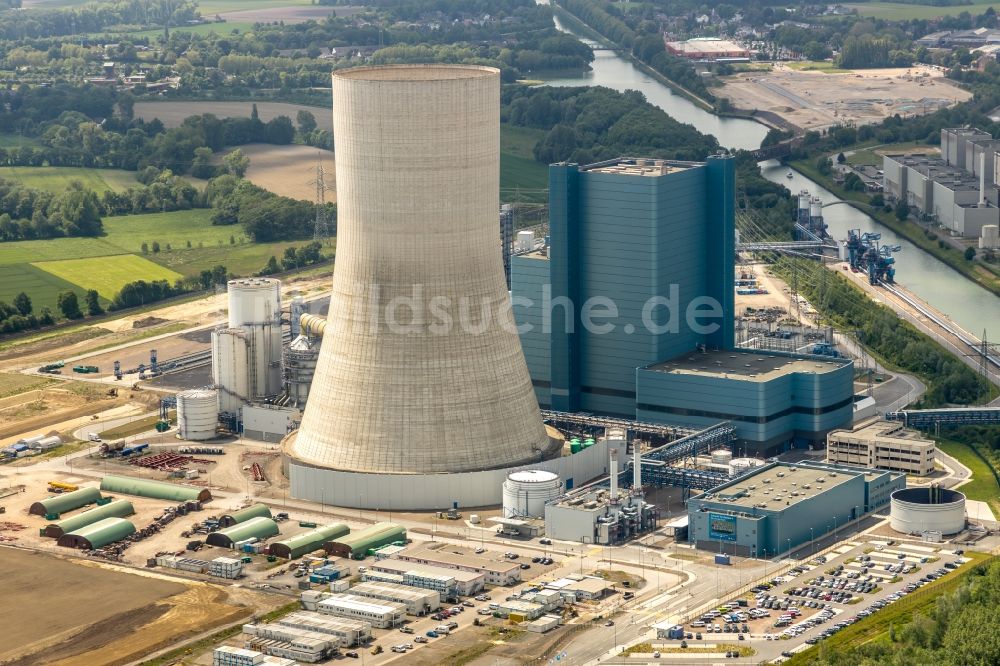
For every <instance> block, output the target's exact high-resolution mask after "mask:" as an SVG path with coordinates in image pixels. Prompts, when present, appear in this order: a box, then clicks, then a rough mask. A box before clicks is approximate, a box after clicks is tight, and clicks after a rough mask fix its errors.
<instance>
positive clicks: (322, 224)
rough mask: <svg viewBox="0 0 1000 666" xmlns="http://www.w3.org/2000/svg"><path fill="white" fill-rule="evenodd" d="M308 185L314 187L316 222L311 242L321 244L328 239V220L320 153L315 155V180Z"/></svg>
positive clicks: (324, 180) (324, 177)
mask: <svg viewBox="0 0 1000 666" xmlns="http://www.w3.org/2000/svg"><path fill="white" fill-rule="evenodd" d="M310 185H314V186H315V187H316V202H315V204H316V222H315V226H314V228H313V240H318V241H320V242H323V241H324V240H326V239H327V238H329V237H330V220H329V219H327V215H326V190H327V185H326V172H325V171H324V169H323V156H322V154H321V153H316V178H315V179H314V180H313V181H312V182H310Z"/></svg>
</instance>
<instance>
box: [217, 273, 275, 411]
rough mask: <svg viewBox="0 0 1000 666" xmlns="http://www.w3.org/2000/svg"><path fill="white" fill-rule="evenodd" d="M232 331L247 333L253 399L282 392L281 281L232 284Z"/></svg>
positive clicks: (261, 279)
mask: <svg viewBox="0 0 1000 666" xmlns="http://www.w3.org/2000/svg"><path fill="white" fill-rule="evenodd" d="M229 328H239V329H242V330H244V331H246V333H247V345H248V348H249V351H250V358H249V361H250V364H249V366H248V368H247V379H248V382H249V388H250V398H251V400H257V399H260V398H265V397H270V396H275V395H277V394H278V393H280V392H281V281H280V280H274V279H271V278H249V279H244V280H230V281H229Z"/></svg>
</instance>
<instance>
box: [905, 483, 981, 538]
mask: <svg viewBox="0 0 1000 666" xmlns="http://www.w3.org/2000/svg"><path fill="white" fill-rule="evenodd" d="M890 497H891V502H890V507H889V526H890V527H892V529H894V530H896V531H897V532H903V533H904V534H923V533H924V532H940V533H941V534H957V533H959V532H961V531H962V530H964V529H965V495H963V494H962V493H960V492H958V491H957V490H950V489H948V488H941V487H940V486H937V485H934V486H930V487H925V488H904V489H902V490H897V491H895V492H894V493H893V494H892V495H891V496H890Z"/></svg>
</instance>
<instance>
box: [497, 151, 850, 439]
mask: <svg viewBox="0 0 1000 666" xmlns="http://www.w3.org/2000/svg"><path fill="white" fill-rule="evenodd" d="M735 181H736V170H735V159H734V158H733V157H731V156H727V155H716V156H711V157H709V158H708V160H707V161H706V162H703V163H702V162H677V161H671V160H660V159H633V158H620V159H615V160H609V161H606V162H599V163H596V164H590V165H586V166H579V165H577V164H568V163H561V164H554V165H551V166H550V167H549V208H550V224H549V234H550V236H549V242H548V244H547V245H546V247H545V248H543V249H541V250H537V251H533V252H530V253H527V254H522V255H520V256H516V257H513V259H512V262H511V292H512V298H513V306H514V317H515V319H516V321H517V323H518V326H519V331H520V337H521V346H522V348H523V350H524V355H525V358H526V360H527V362H528V368H529V370H530V372H531V379H532V383H533V384H534V388H535V393H536V395H537V397H538V402H539V404H540V405H541V406H542V407H543V408H546V409H553V410H557V411H565V412H579V411H583V412H590V413H594V414H600V415H607V416H616V417H621V418H627V419H639V420H643V421H652V422H659V423H670V424H678V425H689V426H701V427H707V426H709V425H712V424H714V423H718V422H720V421H730V422H731V423H732V424H733V425H734V426H735V427H736V431H737V436H738V437H739V438H740V439H741V440H742V443H741V446H742V447H743V448H745V449H747V451H748V452H752V453H772V452H776V451H780V450H781V449H783V448H786V447H787V446H788V445H789V444H791V443H797V444H800V445H805V444H813V443H815V444H821V443H823V442H824V441H825V437H826V433H827V432H829V431H830V430H833V429H835V428H840V427H844V426H845V425H847V424H849V423H850V422H851V417H852V413H853V401H852V395H853V390H852V377H853V369H852V365H851V362H850V361H845V360H839V359H830V358H829V357H823V358H820V357H815V356H795V355H788V354H777V353H774V352H761V351H756V350H754V351H746V350H737V349H736V348H735V339H734V314H735V303H734V300H735V285H734V279H735V257H736V248H735V235H736V234H735V200H736V196H735V192H736V184H735Z"/></svg>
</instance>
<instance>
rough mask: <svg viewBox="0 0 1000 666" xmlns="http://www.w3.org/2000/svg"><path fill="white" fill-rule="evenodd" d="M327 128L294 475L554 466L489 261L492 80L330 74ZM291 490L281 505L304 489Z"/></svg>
mask: <svg viewBox="0 0 1000 666" xmlns="http://www.w3.org/2000/svg"><path fill="white" fill-rule="evenodd" d="M333 125H334V136H335V137H336V142H337V164H336V169H337V207H338V232H339V233H338V239H337V241H338V244H337V270H335V271H334V273H333V289H332V296H331V299H330V314H329V317H328V325H327V327H326V331H325V333H324V335H323V340H324V341H323V345H322V348H321V350H320V356H319V361H318V363H317V367H316V375H315V378H314V380H313V384H312V387H311V388H310V392H309V402H308V403H307V405H306V409H305V413H304V415H303V417H302V425H301V427H300V428H299V430H298V431H297V432H296V433H294V434H292V435H290V436H289V438H288V439H287V440H286V444H285V451H286V453H287V455H288V456H289V459H290V460H291V461H292V462H291V463H290V465H291V466H292V467H291V468H292V469H293V470H294V469H295V468H296V467H298V468H307V469H308V471H307V472H303V474H302V477H301V478H303V479H304V478H305V477H306V476H307V475H308V476H309V478H311V479H312V481H311V483H314V484H319V483H325V482H323V481H320V478H321V477H320V476H319V475H318V473H317V472H315V470H318V469H321V470H339V471H347V472H354V473H358V472H364V473H368V474H385V475H421V474H434V473H453V472H455V473H457V472H473V471H481V470H485V469H503V468H508V467H515V466H519V465H525V464H531V463H534V462H536V461H540V460H542V459H546V458H549V457H552V456H554V455H555V454H556V453H557V452H558V449H559V443H558V442H556V441H555V440H553V439H550V438H549V436H548V434H547V432H546V429H545V426H544V424H543V422H542V418H541V413H540V412H539V409H538V402H537V400H536V398H535V394H534V390H533V389H532V385H531V378H530V377H529V375H528V369H527V364H526V363H525V360H524V354H523V353H522V351H521V344H520V340H519V338H518V334H517V330H516V326H515V325H514V321H513V316H512V313H511V308H510V296H509V294H508V291H507V283H506V277H505V274H504V267H503V259H502V256H501V253H500V252H498V251H497V210H499V207H500V205H499V175H500V171H499V168H500V161H499V150H500V74H499V71H498V70H496V69H494V68H491V67H479V66H458V65H395V66H386V67H360V68H356V69H347V70H338V71H336V72H334V74H333ZM394 304H399V307H397V308H395V309H393V306H394ZM463 304H465V307H464V314H463ZM468 304H474V305H473V306H472V310H473V312H475V313H476V314H474V315H472V316H469V309H468V307H467V306H468ZM436 306H437V307H438V308H439V309H440V310H441V311H443V312H444V313H445V314H446V315H447V317H446V318H444V317H440V316H438V314H439V313H438V312H436V311H435V307H436ZM483 308H488V309H489V312H490V316H489V319H488V320H487V321H486V325H481V321H482V320H481V318H480V316H479V313H480V312H481V311H482V309H483ZM290 477H291V483H292V492H293V495H294V494H295V493H296V492H299V491H300V489H304V488H305V485H304V484H305V483H306V482H305V481H303V482H302V484H303V485H299V481H298V479H299V478H300V477H299V476H297V475H296V473H294V472H293V473H291V474H290ZM331 478H332V477H331ZM329 483H335V482H334V481H330V482H329ZM312 487H318V486H312ZM385 487H386V488H387V489H389V488H392V487H393V481H392V480H391V479H385ZM498 490H499V488H498ZM301 492H309V491H307V490H302V491H301ZM316 494H318V492H317V493H316ZM366 501H367V502H368V503H370V504H372V505H374V504H378V503H379V502H383V501H385V500H384V498H380V497H370V496H368V497H366ZM413 501H414V502H417V501H419V500H418V499H414V500H413ZM399 502H400V503H401V502H402V500H399ZM381 506H383V507H384V506H386V505H385V504H384V503H383V504H381ZM424 508H433V505H431V506H427V507H424Z"/></svg>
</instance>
